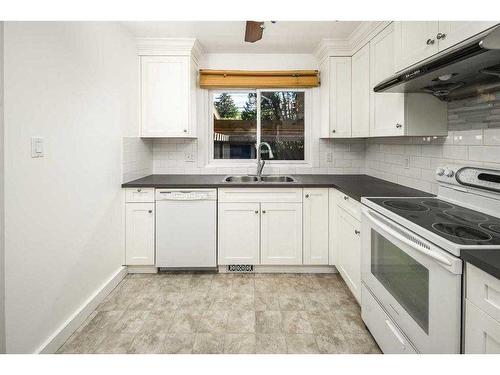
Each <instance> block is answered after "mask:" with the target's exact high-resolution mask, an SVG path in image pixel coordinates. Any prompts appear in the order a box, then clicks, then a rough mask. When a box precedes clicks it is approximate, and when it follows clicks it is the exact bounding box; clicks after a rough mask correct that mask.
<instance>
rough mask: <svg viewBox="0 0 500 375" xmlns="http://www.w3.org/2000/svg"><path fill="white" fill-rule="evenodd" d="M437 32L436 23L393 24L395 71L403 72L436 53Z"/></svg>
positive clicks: (407, 22)
mask: <svg viewBox="0 0 500 375" xmlns="http://www.w3.org/2000/svg"><path fill="white" fill-rule="evenodd" d="M438 32H439V29H438V22H436V21H401V22H394V35H395V37H394V42H395V43H394V47H395V56H396V69H395V71H399V70H403V69H405V68H407V67H408V66H410V65H413V64H415V63H417V62H419V61H421V60H424V59H426V58H427V57H429V56H432V55H434V54H435V53H437V52H438V43H437V40H436V35H437V33H438ZM392 74H394V72H392ZM389 76H390V75H388V76H386V77H385V78H388V77H389Z"/></svg>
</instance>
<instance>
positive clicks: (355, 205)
mask: <svg viewBox="0 0 500 375" xmlns="http://www.w3.org/2000/svg"><path fill="white" fill-rule="evenodd" d="M337 205H338V206H340V207H342V208H343V209H344V210H346V211H347V212H348V213H349V214H351V215H352V216H353V217H355V218H356V219H357V220H359V221H361V203H359V202H358V201H357V200H355V199H353V198H351V197H349V196H348V195H346V194H343V193H340V194H339V195H338V198H337Z"/></svg>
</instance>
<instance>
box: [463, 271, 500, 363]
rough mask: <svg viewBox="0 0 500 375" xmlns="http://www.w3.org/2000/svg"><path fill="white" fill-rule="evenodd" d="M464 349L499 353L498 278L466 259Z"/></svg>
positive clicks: (499, 302) (475, 351)
mask: <svg viewBox="0 0 500 375" xmlns="http://www.w3.org/2000/svg"><path fill="white" fill-rule="evenodd" d="M465 284H466V299H465V353H470V354H500V279H497V278H496V277H494V276H492V275H490V274H488V273H486V272H484V271H483V270H481V269H479V268H477V267H476V266H474V265H472V264H470V263H467V266H466V273H465Z"/></svg>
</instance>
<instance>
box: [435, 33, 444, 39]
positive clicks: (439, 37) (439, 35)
mask: <svg viewBox="0 0 500 375" xmlns="http://www.w3.org/2000/svg"><path fill="white" fill-rule="evenodd" d="M436 38H438V39H444V38H446V34H445V33H438V34H437V35H436Z"/></svg>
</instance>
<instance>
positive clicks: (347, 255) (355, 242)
mask: <svg viewBox="0 0 500 375" xmlns="http://www.w3.org/2000/svg"><path fill="white" fill-rule="evenodd" d="M337 212H338V219H337V229H338V230H337V231H336V235H337V251H338V254H337V259H338V262H337V269H338V270H339V272H340V274H341V275H342V278H343V279H344V281H345V282H346V284H347V286H348V287H349V289H350V290H351V292H352V294H353V295H354V297H356V299H357V300H358V302H359V301H360V296H361V294H360V290H361V289H360V288H361V240H360V238H361V236H360V222H359V221H358V220H356V219H355V218H354V217H352V216H351V215H349V214H348V213H347V212H346V211H345V210H344V209H342V208H341V207H338V210H337Z"/></svg>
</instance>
